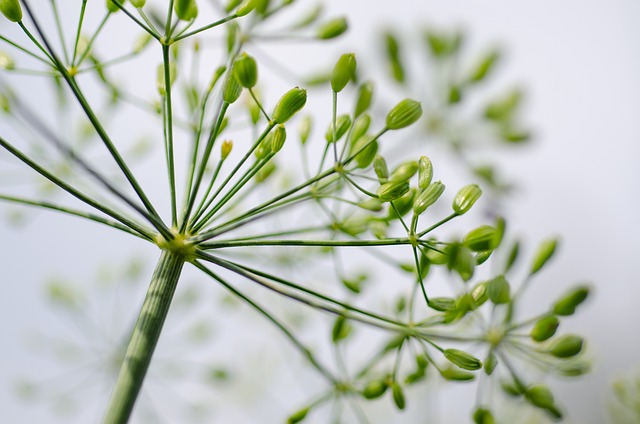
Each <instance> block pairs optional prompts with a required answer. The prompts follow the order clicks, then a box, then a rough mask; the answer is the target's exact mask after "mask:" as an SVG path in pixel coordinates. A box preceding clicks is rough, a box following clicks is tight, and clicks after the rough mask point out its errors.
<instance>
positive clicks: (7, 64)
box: [0, 51, 16, 70]
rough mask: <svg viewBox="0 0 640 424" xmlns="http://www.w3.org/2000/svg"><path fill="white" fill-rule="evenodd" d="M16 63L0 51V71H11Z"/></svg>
mask: <svg viewBox="0 0 640 424" xmlns="http://www.w3.org/2000/svg"><path fill="white" fill-rule="evenodd" d="M15 67H16V63H15V62H14V61H13V58H12V57H11V56H10V55H9V54H8V53H5V52H3V51H0V69H6V70H11V69H15Z"/></svg>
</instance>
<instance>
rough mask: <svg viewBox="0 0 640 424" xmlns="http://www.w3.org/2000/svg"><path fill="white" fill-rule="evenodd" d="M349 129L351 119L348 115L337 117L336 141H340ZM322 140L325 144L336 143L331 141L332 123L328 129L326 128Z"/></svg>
mask: <svg viewBox="0 0 640 424" xmlns="http://www.w3.org/2000/svg"><path fill="white" fill-rule="evenodd" d="M349 128H351V118H350V117H349V115H340V116H338V118H337V119H336V140H340V139H341V138H342V136H343V135H345V134H346V133H347V131H348V130H349ZM324 138H325V140H327V143H333V142H334V141H336V140H334V139H333V123H331V124H330V125H329V128H327V132H326V133H325V135H324Z"/></svg>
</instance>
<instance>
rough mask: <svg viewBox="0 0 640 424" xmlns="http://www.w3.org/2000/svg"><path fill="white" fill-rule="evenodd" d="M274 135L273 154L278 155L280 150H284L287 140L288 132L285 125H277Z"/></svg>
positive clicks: (272, 139) (272, 142)
mask: <svg viewBox="0 0 640 424" xmlns="http://www.w3.org/2000/svg"><path fill="white" fill-rule="evenodd" d="M272 134H273V137H271V153H278V152H279V151H280V149H282V146H284V142H285V140H286V139H287V130H285V128H284V125H282V124H281V125H277V126H276V128H275V130H273V133H272Z"/></svg>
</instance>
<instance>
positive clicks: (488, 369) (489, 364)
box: [484, 352, 498, 375]
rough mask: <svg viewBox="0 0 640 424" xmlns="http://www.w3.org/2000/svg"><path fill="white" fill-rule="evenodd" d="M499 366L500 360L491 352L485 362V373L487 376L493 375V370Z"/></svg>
mask: <svg viewBox="0 0 640 424" xmlns="http://www.w3.org/2000/svg"><path fill="white" fill-rule="evenodd" d="M497 366H498V358H497V357H496V355H495V354H494V353H493V352H490V353H489V355H488V356H487V359H485V360H484V372H485V373H486V374H487V375H491V374H493V370H495V369H496V367H497Z"/></svg>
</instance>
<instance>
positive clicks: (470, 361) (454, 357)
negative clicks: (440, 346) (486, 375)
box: [443, 349, 482, 371]
mask: <svg viewBox="0 0 640 424" xmlns="http://www.w3.org/2000/svg"><path fill="white" fill-rule="evenodd" d="M443 354H444V357H445V358H447V359H448V360H449V361H450V362H452V363H453V364H455V365H457V366H458V367H460V368H462V369H464V370H469V371H475V370H479V369H480V368H482V361H480V360H479V359H478V358H476V357H475V356H473V355H470V354H468V353H467V352H465V351H462V350H458V349H445V351H444V352H443Z"/></svg>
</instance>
